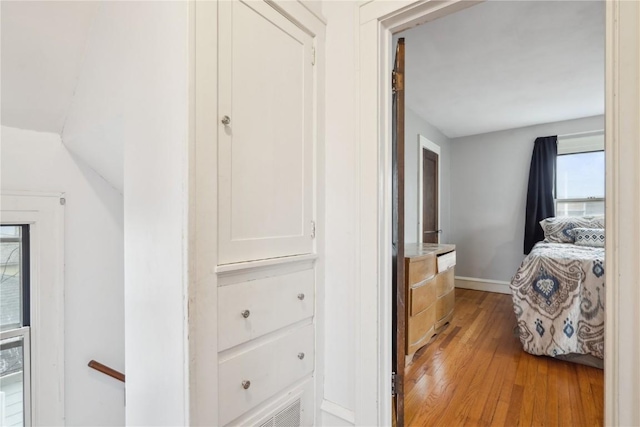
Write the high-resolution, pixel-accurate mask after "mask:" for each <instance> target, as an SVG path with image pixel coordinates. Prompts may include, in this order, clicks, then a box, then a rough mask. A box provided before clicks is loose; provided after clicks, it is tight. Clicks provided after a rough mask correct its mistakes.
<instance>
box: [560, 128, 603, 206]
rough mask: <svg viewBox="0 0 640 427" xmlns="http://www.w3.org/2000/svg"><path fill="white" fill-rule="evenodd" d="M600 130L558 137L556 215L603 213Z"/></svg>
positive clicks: (601, 139)
mask: <svg viewBox="0 0 640 427" xmlns="http://www.w3.org/2000/svg"><path fill="white" fill-rule="evenodd" d="M604 171H605V163H604V134H603V133H602V132H596V133H590V134H586V135H580V136H574V137H565V138H562V137H559V138H558V159H557V163H556V216H583V215H604Z"/></svg>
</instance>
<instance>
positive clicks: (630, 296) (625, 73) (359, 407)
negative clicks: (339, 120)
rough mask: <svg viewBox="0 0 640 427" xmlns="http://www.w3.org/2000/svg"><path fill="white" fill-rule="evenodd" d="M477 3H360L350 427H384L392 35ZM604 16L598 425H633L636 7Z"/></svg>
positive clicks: (614, 0) (637, 380)
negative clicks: (601, 401)
mask: <svg viewBox="0 0 640 427" xmlns="http://www.w3.org/2000/svg"><path fill="white" fill-rule="evenodd" d="M474 3H477V2H467V1H456V0H452V1H442V2H435V1H413V2H409V1H397V2H391V1H384V0H372V1H366V2H361V3H360V10H359V17H360V19H359V20H360V29H359V40H358V45H357V49H358V53H357V55H356V57H357V61H358V65H357V66H358V70H359V74H358V79H357V81H358V88H357V96H358V101H357V103H356V106H357V112H356V121H357V124H358V139H357V142H356V147H357V156H358V172H357V173H358V179H357V185H358V200H359V206H358V220H359V229H358V230H357V236H358V238H357V250H358V254H359V256H358V270H357V272H358V275H357V280H356V291H357V297H358V301H359V311H358V313H357V324H358V325H366V327H362V326H358V327H357V331H356V333H357V334H358V335H357V338H358V344H357V350H356V358H357V359H356V360H358V361H359V363H358V365H357V367H356V381H357V383H356V424H366V425H390V424H391V402H392V401H391V393H390V368H391V324H392V319H391V301H392V300H393V299H392V295H391V269H390V263H391V244H390V241H391V240H390V236H391V233H390V230H391V215H390V214H391V210H390V206H391V198H390V189H391V167H390V165H391V151H390V146H391V143H390V141H391V132H390V123H391V107H390V106H391V99H390V95H391V93H390V92H391V90H390V87H389V84H388V82H389V75H390V70H391V55H390V53H391V39H392V34H394V33H397V32H399V31H402V30H404V29H406V28H409V27H411V26H415V25H418V24H420V23H424V22H427V21H429V20H433V19H437V18H438V17H442V16H445V15H447V14H450V13H453V12H455V11H458V10H461V9H464V8H466V7H469V6H472V5H473V4H474ZM606 11H607V12H606V49H605V51H606V90H605V93H606V112H607V114H606V126H605V128H606V149H607V156H606V158H607V160H606V161H607V168H606V169H607V171H606V174H607V180H606V181H607V184H606V185H607V206H606V212H607V213H606V221H607V236H608V238H607V244H606V245H607V246H606V254H607V255H606V257H607V259H606V263H607V271H606V283H607V287H606V291H607V298H606V299H607V311H606V316H607V317H606V321H605V325H606V326H605V328H606V332H605V335H606V339H605V346H606V349H605V352H606V354H607V357H606V358H605V372H606V375H605V424H606V425H640V406H639V405H637V402H638V401H640V365H639V364H638V363H637V361H638V360H640V329H638V328H637V327H636V326H637V325H638V324H639V323H640V310H637V308H638V307H640V283H639V281H640V265H639V264H638V262H637V260H638V259H640V191H638V188H640V123H639V122H638V120H637V117H638V116H639V115H640V103H639V102H638V93H640V84H639V83H640V25H639V24H640V3H638V2H625V1H620V0H610V1H608V2H606ZM372 141H376V143H373V142H372ZM623 227H624V231H623ZM373 325H375V326H373ZM622 337H624V338H622Z"/></svg>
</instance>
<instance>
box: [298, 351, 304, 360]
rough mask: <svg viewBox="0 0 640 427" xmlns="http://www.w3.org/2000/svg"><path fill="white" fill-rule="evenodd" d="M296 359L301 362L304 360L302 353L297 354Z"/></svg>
mask: <svg viewBox="0 0 640 427" xmlns="http://www.w3.org/2000/svg"><path fill="white" fill-rule="evenodd" d="M298 359H300V360H302V359H304V353H302V352H301V353H298Z"/></svg>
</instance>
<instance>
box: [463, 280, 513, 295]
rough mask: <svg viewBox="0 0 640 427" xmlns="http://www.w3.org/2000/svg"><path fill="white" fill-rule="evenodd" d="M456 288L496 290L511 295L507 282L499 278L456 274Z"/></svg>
mask: <svg viewBox="0 0 640 427" xmlns="http://www.w3.org/2000/svg"><path fill="white" fill-rule="evenodd" d="M456 288H461V289H473V290H474V291H485V292H496V293H499V294H509V295H511V289H510V288H509V282H503V281H501V280H488V279H478V278H477V277H461V276H456Z"/></svg>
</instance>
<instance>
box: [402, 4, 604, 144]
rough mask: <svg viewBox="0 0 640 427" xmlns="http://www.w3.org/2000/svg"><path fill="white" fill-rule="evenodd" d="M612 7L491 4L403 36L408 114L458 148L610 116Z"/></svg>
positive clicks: (410, 31)
mask: <svg viewBox="0 0 640 427" xmlns="http://www.w3.org/2000/svg"><path fill="white" fill-rule="evenodd" d="M604 9H605V4H604V2H603V1H488V2H485V3H481V4H479V5H476V6H473V7H471V8H468V9H465V10H462V11H461V12H457V13H454V14H452V15H449V16H446V17H444V18H441V19H438V20H436V21H433V22H429V23H427V24H424V25H421V26H418V27H415V28H412V29H410V30H407V31H405V32H403V33H402V34H401V35H400V36H401V37H404V38H405V43H406V78H405V88H406V105H407V107H408V108H410V109H412V110H413V111H415V112H416V113H417V114H418V115H420V116H421V117H422V118H424V119H425V120H427V121H428V122H429V123H430V124H432V125H433V126H435V127H436V128H438V129H439V130H440V131H441V132H442V133H444V134H445V135H447V136H448V137H450V138H457V137H461V136H467V135H475V134H481V133H487V132H493V131H498V130H504V129H513V128H519V127H524V126H531V125H536V124H541V123H549V122H557V121H562V120H569V119H575V118H581V117H589V116H595V115H600V114H603V113H604V59H605V58H604V45H605V43H604V41H605V40H604V39H605V28H604V21H605V20H604Z"/></svg>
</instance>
